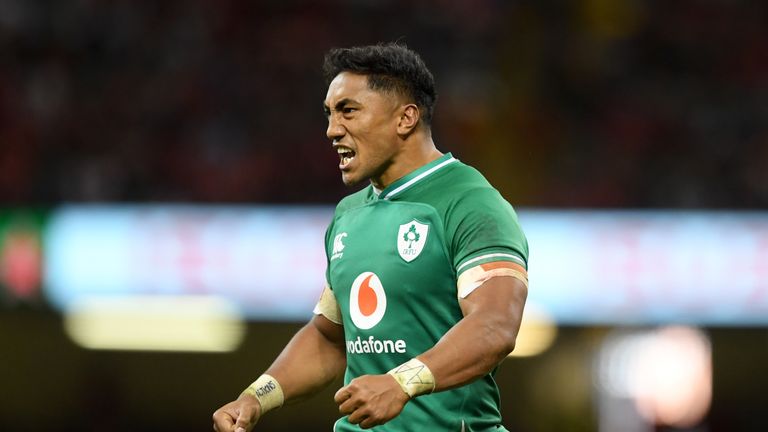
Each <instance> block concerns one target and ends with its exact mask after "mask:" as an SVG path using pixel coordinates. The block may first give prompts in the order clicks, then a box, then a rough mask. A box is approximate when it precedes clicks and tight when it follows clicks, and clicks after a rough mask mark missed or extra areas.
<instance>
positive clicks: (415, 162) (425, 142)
mask: <svg viewBox="0 0 768 432" xmlns="http://www.w3.org/2000/svg"><path fill="white" fill-rule="evenodd" d="M409 141H410V142H409ZM402 149H403V150H402V151H401V152H400V153H399V154H398V155H397V156H396V157H395V158H394V159H393V160H392V162H391V164H390V165H389V167H387V169H386V170H385V171H384V172H383V173H381V175H379V176H376V177H375V178H373V177H372V178H371V184H373V186H374V187H375V188H377V189H379V190H384V189H386V188H387V186H389V185H391V184H392V183H393V182H395V181H396V180H398V179H400V178H402V177H404V176H406V175H408V174H409V173H411V172H413V171H414V170H416V169H418V168H420V167H422V166H424V165H426V164H428V163H430V162H432V161H434V160H436V159H438V158H440V156H442V155H443V153H441V152H440V150H438V149H437V148H436V147H435V143H434V141H432V137H431V136H430V135H421V136H411V137H409V138H407V139H406V140H405V141H404V142H403V146H402Z"/></svg>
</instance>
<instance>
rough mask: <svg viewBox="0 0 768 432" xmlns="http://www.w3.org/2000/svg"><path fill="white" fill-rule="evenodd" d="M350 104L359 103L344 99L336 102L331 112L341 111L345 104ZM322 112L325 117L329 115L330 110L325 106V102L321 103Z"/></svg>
mask: <svg viewBox="0 0 768 432" xmlns="http://www.w3.org/2000/svg"><path fill="white" fill-rule="evenodd" d="M350 103H359V102H357V101H356V100H354V99H350V98H344V99H342V100H340V101H338V102H336V105H335V106H334V107H333V110H334V111H341V110H342V109H344V106H346V105H347V104H350ZM323 112H324V113H325V114H326V115H328V114H330V113H331V109H330V108H329V107H328V105H326V104H325V102H323Z"/></svg>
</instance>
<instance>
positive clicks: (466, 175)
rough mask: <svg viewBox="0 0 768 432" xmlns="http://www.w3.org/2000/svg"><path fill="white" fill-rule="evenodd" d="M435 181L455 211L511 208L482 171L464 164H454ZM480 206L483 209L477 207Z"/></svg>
mask: <svg viewBox="0 0 768 432" xmlns="http://www.w3.org/2000/svg"><path fill="white" fill-rule="evenodd" d="M435 180H436V183H438V184H436V185H435V186H437V189H439V190H441V191H443V193H442V195H443V198H444V199H447V200H449V201H450V208H451V210H453V211H456V210H462V209H463V210H467V211H472V210H475V211H476V210H480V209H481V208H484V207H488V206H490V207H500V208H504V209H506V208H508V207H511V206H510V204H509V203H508V202H507V201H506V200H505V199H504V198H503V197H502V196H501V194H500V193H499V191H498V190H496V188H494V187H493V185H491V183H490V182H488V180H487V179H486V178H485V176H483V174H481V173H480V171H478V170H477V169H475V168H474V167H472V166H470V165H467V164H464V163H462V162H458V163H454V164H452V166H451V167H450V169H447V170H445V172H444V173H443V175H441V176H440V177H439V178H437V179H435ZM478 205H479V206H481V208H477V207H475V206H478Z"/></svg>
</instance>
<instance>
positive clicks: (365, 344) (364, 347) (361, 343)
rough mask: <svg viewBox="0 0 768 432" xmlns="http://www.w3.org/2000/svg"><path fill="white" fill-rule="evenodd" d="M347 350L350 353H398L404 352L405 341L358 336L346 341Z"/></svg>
mask: <svg viewBox="0 0 768 432" xmlns="http://www.w3.org/2000/svg"><path fill="white" fill-rule="evenodd" d="M347 352H348V353H350V354H363V353H372V354H381V353H400V354H405V341H404V340H402V339H398V340H396V341H393V340H389V339H385V340H378V339H374V338H373V336H368V339H360V336H358V337H357V339H355V340H348V341H347Z"/></svg>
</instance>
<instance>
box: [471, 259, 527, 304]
mask: <svg viewBox="0 0 768 432" xmlns="http://www.w3.org/2000/svg"><path fill="white" fill-rule="evenodd" d="M499 276H510V277H513V278H515V279H518V280H519V281H521V282H522V283H523V285H525V287H526V288H528V272H526V271H525V268H524V267H523V266H521V265H518V264H516V263H513V262H510V261H494V262H490V263H485V264H480V265H476V266H474V267H472V268H470V269H468V270H465V271H464V273H462V274H461V275H460V276H459V280H458V281H457V284H456V285H457V288H458V290H459V292H458V295H459V298H466V297H467V296H468V295H469V294H471V293H472V291H474V290H475V289H477V288H478V287H479V286H480V285H482V284H484V283H485V282H486V281H487V280H489V279H492V278H495V277H499Z"/></svg>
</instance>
